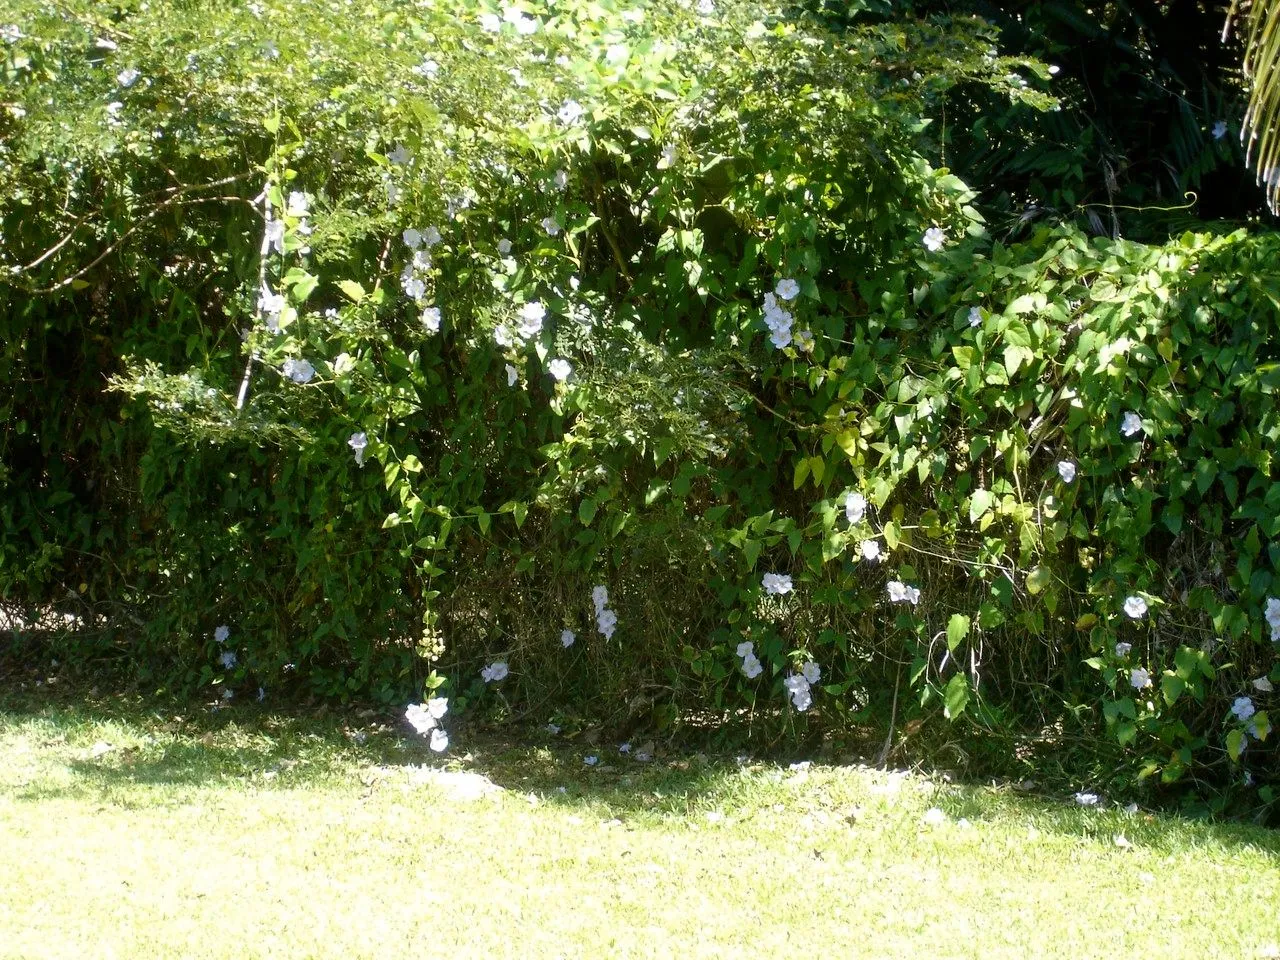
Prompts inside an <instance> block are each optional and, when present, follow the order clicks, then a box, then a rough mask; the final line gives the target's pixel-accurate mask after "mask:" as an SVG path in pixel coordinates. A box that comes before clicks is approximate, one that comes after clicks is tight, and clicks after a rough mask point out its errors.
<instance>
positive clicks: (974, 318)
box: [969, 307, 982, 327]
mask: <svg viewBox="0 0 1280 960" xmlns="http://www.w3.org/2000/svg"><path fill="white" fill-rule="evenodd" d="M981 324H982V311H981V310H980V309H979V308H978V307H970V308H969V326H971V327H977V326H980V325H981Z"/></svg>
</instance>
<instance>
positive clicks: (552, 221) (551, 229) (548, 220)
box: [542, 217, 560, 237]
mask: <svg viewBox="0 0 1280 960" xmlns="http://www.w3.org/2000/svg"><path fill="white" fill-rule="evenodd" d="M542 229H543V230H545V231H547V236H548V237H555V236H559V234H560V224H559V223H558V222H557V221H556V218H555V217H543V218H542Z"/></svg>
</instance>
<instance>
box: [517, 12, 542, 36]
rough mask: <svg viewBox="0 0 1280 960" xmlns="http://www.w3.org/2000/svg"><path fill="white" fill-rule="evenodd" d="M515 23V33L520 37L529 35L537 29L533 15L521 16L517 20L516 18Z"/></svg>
mask: <svg viewBox="0 0 1280 960" xmlns="http://www.w3.org/2000/svg"><path fill="white" fill-rule="evenodd" d="M515 24H516V33H518V34H520V36H522V37H527V36H530V35H531V34H533V33H535V32H537V29H538V21H537V20H535V19H533V17H524V16H522V17H520V18H519V19H518V20H516V22H515Z"/></svg>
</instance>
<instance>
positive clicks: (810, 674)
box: [800, 660, 822, 683]
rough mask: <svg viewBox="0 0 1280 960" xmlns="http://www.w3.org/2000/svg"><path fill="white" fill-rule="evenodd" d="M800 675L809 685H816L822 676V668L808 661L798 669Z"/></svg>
mask: <svg viewBox="0 0 1280 960" xmlns="http://www.w3.org/2000/svg"><path fill="white" fill-rule="evenodd" d="M800 675H801V676H803V677H804V678H805V679H806V680H808V681H809V682H810V683H817V682H818V679H819V678H820V677H821V676H822V668H821V667H820V666H818V665H817V664H816V663H814V662H813V661H812V660H810V661H808V662H807V663H805V664H804V665H803V666H802V667H801V668H800Z"/></svg>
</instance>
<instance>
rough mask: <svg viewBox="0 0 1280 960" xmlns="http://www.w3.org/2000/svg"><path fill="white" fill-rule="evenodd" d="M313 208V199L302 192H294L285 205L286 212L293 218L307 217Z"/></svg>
mask: <svg viewBox="0 0 1280 960" xmlns="http://www.w3.org/2000/svg"><path fill="white" fill-rule="evenodd" d="M310 208H311V197H310V196H309V195H308V194H306V193H304V192H302V191H301V190H294V191H292V192H291V193H290V194H289V199H288V201H287V202H286V203H285V205H284V212H285V213H287V214H288V215H289V216H291V217H305V216H306V215H307V211H308V210H309V209H310Z"/></svg>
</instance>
